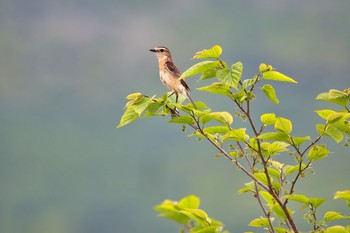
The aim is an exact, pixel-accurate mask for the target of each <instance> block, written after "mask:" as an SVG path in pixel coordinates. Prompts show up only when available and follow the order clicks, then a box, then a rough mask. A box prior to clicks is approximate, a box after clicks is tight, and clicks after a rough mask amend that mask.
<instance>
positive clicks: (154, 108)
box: [145, 102, 166, 116]
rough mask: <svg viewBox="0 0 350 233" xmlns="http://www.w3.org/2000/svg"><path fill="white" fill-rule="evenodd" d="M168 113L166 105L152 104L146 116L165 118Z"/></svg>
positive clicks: (148, 107) (149, 105)
mask: <svg viewBox="0 0 350 233" xmlns="http://www.w3.org/2000/svg"><path fill="white" fill-rule="evenodd" d="M165 114H166V112H165V111H164V104H163V103H158V102H150V103H149V104H148V106H147V112H146V114H145V116H163V115H165Z"/></svg>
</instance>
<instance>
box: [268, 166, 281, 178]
mask: <svg viewBox="0 0 350 233" xmlns="http://www.w3.org/2000/svg"><path fill="white" fill-rule="evenodd" d="M267 171H268V172H269V174H270V175H271V176H273V177H275V178H277V179H279V178H281V174H280V172H279V171H277V170H275V169H273V168H268V169H267Z"/></svg>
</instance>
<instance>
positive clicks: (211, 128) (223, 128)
mask: <svg viewBox="0 0 350 233" xmlns="http://www.w3.org/2000/svg"><path fill="white" fill-rule="evenodd" d="M229 130H230V129H229V128H228V127H227V126H209V127H206V128H204V129H203V131H204V132H205V133H210V134H215V133H219V134H224V133H227V132H228V131H229Z"/></svg>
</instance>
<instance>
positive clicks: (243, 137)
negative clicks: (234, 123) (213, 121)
mask: <svg viewBox="0 0 350 233" xmlns="http://www.w3.org/2000/svg"><path fill="white" fill-rule="evenodd" d="M245 131H246V129H245V128H239V129H231V130H230V131H229V132H228V133H227V134H226V135H224V136H223V138H222V140H223V141H226V140H227V139H232V140H235V141H237V142H243V141H247V140H249V135H247V134H246V133H245Z"/></svg>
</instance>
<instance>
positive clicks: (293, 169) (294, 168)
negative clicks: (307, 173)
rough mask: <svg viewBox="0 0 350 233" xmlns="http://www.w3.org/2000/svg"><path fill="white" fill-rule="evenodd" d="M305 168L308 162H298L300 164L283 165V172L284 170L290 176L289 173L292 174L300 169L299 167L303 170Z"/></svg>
mask: <svg viewBox="0 0 350 233" xmlns="http://www.w3.org/2000/svg"><path fill="white" fill-rule="evenodd" d="M305 168H306V164H303V163H302V164H301V165H299V164H298V165H295V166H291V165H285V166H284V167H283V172H284V174H286V176H288V175H290V174H292V173H294V172H297V171H299V169H300V170H301V171H303V170H304V169H305Z"/></svg>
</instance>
